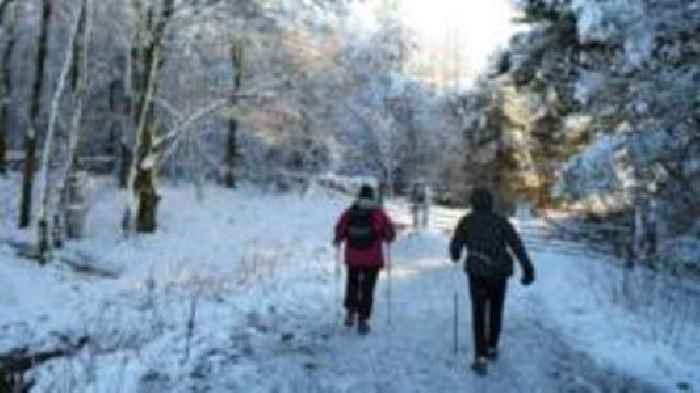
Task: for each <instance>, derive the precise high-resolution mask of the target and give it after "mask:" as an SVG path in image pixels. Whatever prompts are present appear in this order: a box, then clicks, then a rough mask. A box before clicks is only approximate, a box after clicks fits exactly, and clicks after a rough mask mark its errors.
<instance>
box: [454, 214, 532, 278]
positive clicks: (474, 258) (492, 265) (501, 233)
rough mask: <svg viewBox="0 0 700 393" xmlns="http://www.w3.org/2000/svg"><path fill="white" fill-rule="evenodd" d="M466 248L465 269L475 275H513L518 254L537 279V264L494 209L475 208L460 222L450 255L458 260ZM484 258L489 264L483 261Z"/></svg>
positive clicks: (509, 224)
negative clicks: (531, 260)
mask: <svg viewBox="0 0 700 393" xmlns="http://www.w3.org/2000/svg"><path fill="white" fill-rule="evenodd" d="M465 247H466V248H467V259H466V261H465V271H466V272H467V273H469V274H472V275H478V276H488V277H510V276H511V275H513V258H512V257H511V254H510V253H509V252H508V250H507V248H510V250H511V251H512V252H513V253H514V254H515V256H516V257H517V259H518V262H519V263H520V266H521V267H522V269H523V273H524V276H525V277H531V278H534V273H535V271H534V267H533V266H532V262H530V258H529V257H528V255H527V252H526V251H525V246H524V245H523V242H522V241H521V240H520V236H518V233H517V232H516V230H515V228H514V227H513V225H512V224H511V223H510V222H509V221H508V220H507V219H506V218H504V217H502V216H500V215H498V214H496V213H493V212H491V211H478V210H477V211H475V212H473V213H471V214H468V215H466V216H464V217H462V219H461V220H460V221H459V224H458V225H457V228H455V232H454V236H453V237H452V241H451V242H450V255H451V257H452V260H453V261H454V262H457V261H459V259H460V258H461V255H462V249H463V248H465ZM484 260H488V263H486V264H484V263H483V262H484Z"/></svg>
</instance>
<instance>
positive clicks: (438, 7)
mask: <svg viewBox="0 0 700 393" xmlns="http://www.w3.org/2000/svg"><path fill="white" fill-rule="evenodd" d="M401 7H402V14H403V15H404V17H405V21H406V23H407V24H408V25H409V26H411V27H413V28H414V29H415V30H417V31H418V34H419V41H420V42H421V44H422V46H423V49H424V50H425V55H426V56H428V57H429V58H431V62H435V61H436V59H437V60H438V63H441V64H437V65H436V66H437V67H443V68H444V69H446V70H448V71H443V72H450V73H452V74H453V75H454V76H453V78H454V77H456V76H459V78H461V79H463V80H462V81H461V82H462V84H463V85H464V83H469V80H470V79H472V78H473V76H474V75H475V74H478V73H479V72H480V71H482V70H483V69H484V67H485V66H486V64H487V59H488V56H489V54H491V53H493V52H494V51H495V50H496V49H498V48H499V47H502V46H505V45H506V44H507V43H508V40H509V39H510V37H511V36H512V35H513V34H514V33H515V32H516V31H517V29H518V26H515V25H513V24H512V23H511V20H512V18H513V17H515V16H516V11H515V10H514V8H513V7H512V6H511V1H510V0H404V1H403V2H402V3H401ZM457 69H459V71H457ZM449 70H451V71H449Z"/></svg>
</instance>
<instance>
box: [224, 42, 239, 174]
mask: <svg viewBox="0 0 700 393" xmlns="http://www.w3.org/2000/svg"><path fill="white" fill-rule="evenodd" d="M231 67H232V69H233V89H232V100H231V102H232V104H233V105H235V104H236V98H235V95H236V94H237V93H238V92H239V91H240V89H241V75H242V70H243V44H242V43H240V42H238V41H236V42H234V43H233V45H232V46H231ZM237 139H238V120H237V119H235V118H231V119H230V120H229V128H228V141H227V144H226V147H227V148H226V177H225V179H224V182H225V183H226V186H227V187H229V188H235V187H236V165H237V158H238V140H237Z"/></svg>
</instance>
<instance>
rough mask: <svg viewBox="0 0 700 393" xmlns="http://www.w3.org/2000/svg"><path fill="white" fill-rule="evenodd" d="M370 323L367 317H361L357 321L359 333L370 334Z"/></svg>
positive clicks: (362, 334)
mask: <svg viewBox="0 0 700 393" xmlns="http://www.w3.org/2000/svg"><path fill="white" fill-rule="evenodd" d="M369 330H370V329H369V324H368V323H367V320H366V319H360V320H359V321H358V323H357V333H358V334H359V335H360V336H366V335H367V334H369Z"/></svg>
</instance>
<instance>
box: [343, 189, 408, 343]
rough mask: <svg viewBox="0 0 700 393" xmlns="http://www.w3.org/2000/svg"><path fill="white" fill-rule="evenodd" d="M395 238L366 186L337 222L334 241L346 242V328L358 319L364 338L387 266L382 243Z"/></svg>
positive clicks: (388, 219)
mask: <svg viewBox="0 0 700 393" xmlns="http://www.w3.org/2000/svg"><path fill="white" fill-rule="evenodd" d="M395 237H396V232H395V230H394V225H393V224H392V222H391V219H390V218H389V216H388V215H387V214H386V213H385V212H384V211H383V210H382V209H381V208H380V207H379V205H378V204H377V202H376V201H375V198H374V190H373V189H372V187H371V186H369V185H363V186H362V188H361V189H360V193H359V195H358V197H357V200H356V201H355V202H354V203H353V204H352V206H350V208H348V209H347V210H345V212H343V214H342V215H341V216H340V218H339V219H338V222H337V224H336V226H335V237H334V239H333V245H334V246H335V247H340V244H341V243H342V242H345V265H346V266H347V282H346V290H345V301H344V305H345V309H346V310H347V315H346V318H345V325H346V326H348V327H352V326H353V325H354V323H355V320H356V319H357V321H358V325H357V329H358V333H360V334H362V335H365V334H367V333H369V330H370V327H369V323H368V321H369V319H370V316H371V314H372V303H373V298H374V287H375V284H376V283H377V276H378V275H379V271H380V270H381V269H382V268H383V267H384V253H383V252H382V244H383V243H384V242H392V241H394V238H395Z"/></svg>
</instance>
